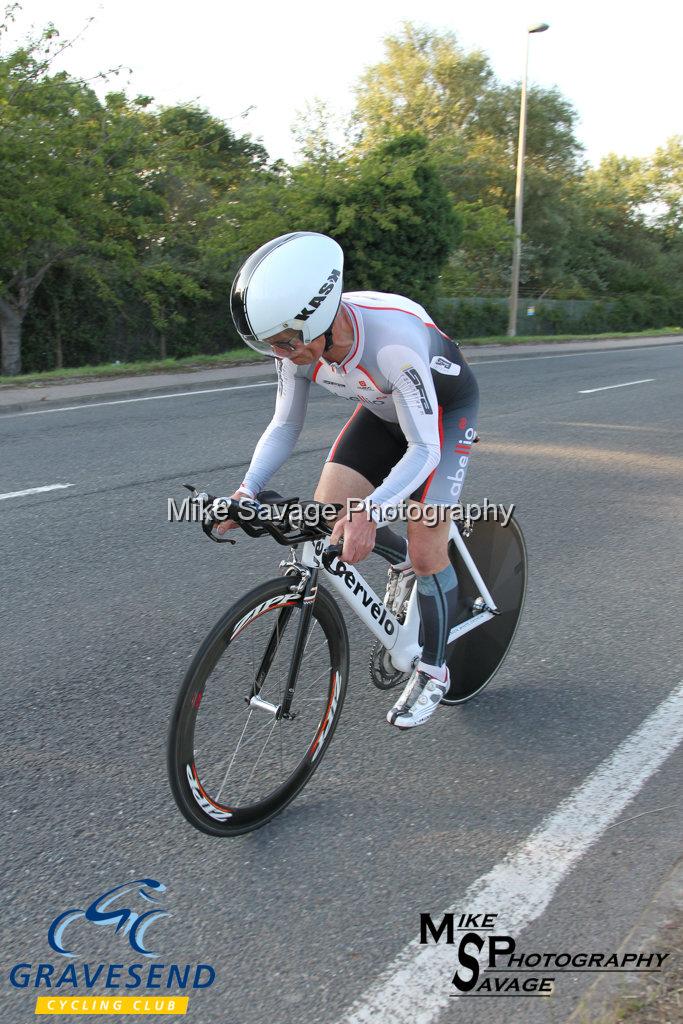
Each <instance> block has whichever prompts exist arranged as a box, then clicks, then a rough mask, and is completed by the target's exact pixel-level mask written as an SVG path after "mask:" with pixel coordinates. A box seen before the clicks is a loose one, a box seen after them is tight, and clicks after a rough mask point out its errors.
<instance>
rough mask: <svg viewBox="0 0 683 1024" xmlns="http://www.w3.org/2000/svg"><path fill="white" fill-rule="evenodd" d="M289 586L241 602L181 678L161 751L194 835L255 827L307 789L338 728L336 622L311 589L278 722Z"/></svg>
mask: <svg viewBox="0 0 683 1024" xmlns="http://www.w3.org/2000/svg"><path fill="white" fill-rule="evenodd" d="M297 582H298V580H296V579H295V578H293V577H288V576H285V577H281V578H279V579H274V580H270V581H269V582H267V583H263V584H262V585H261V586H259V587H256V588H255V589H254V590H252V591H251V592H250V593H248V594H247V595H245V597H243V598H242V599H241V600H240V601H238V602H237V604H236V605H234V607H233V608H232V609H231V610H230V611H229V612H227V613H226V614H225V615H224V616H223V618H222V619H221V620H220V621H219V622H218V623H217V624H216V625H215V626H214V628H213V629H212V631H211V633H210V634H209V635H208V637H207V638H206V640H205V641H204V643H203V644H202V646H201V647H200V649H199V651H198V652H197V655H196V657H195V659H194V661H193V662H192V665H191V666H190V669H189V670H188V673H187V675H186V677H185V680H184V682H183V685H182V688H181V691H180V693H179V695H178V700H177V702H176V707H175V711H174V714H173V719H172V722H171V728H170V733H169V743H168V767H169V778H170V783H171V788H172V791H173V795H174V797H175V800H176V803H177V804H178V807H179V808H180V810H181V811H182V813H183V814H184V815H185V817H186V818H187V820H188V821H189V822H190V823H191V824H192V825H194V827H195V828H197V829H199V830H200V831H202V832H206V833H208V834H210V835H214V836H236V835H241V834H242V833H244V832H250V831H251V830H252V829H255V828H259V827H260V826H261V825H264V824H265V823H266V822H267V821H269V820H270V819H271V818H272V817H273V816H274V815H276V814H278V813H279V812H280V811H281V810H282V809H283V808H284V807H286V806H287V804H288V803H289V802H290V801H291V800H293V799H294V797H295V796H296V795H297V793H299V792H300V790H301V789H302V787H303V786H305V785H306V783H307V782H308V780H309V779H310V777H311V775H312V774H313V772H314V771H315V770H316V768H317V767H318V765H319V764H320V762H321V761H322V758H323V755H324V753H325V750H326V749H327V746H328V744H329V743H330V740H331V739H332V735H333V733H334V730H335V728H336V726H337V722H338V721H339V716H340V713H341V709H342V705H343V703H344V695H345V693H346V684H347V677H348V638H347V635H346V627H345V625H344V620H343V618H342V617H341V614H340V612H339V610H338V608H337V606H336V604H335V603H334V601H333V600H332V598H331V597H330V596H329V594H328V593H327V592H326V591H325V590H323V589H322V588H320V587H319V588H318V593H317V597H316V599H315V603H314V605H313V609H312V618H311V621H310V626H309V630H308V635H307V638H306V645H305V648H304V652H303V657H302V659H301V664H300V667H299V672H298V676H297V680H296V687H295V692H294V698H293V700H292V704H291V708H290V713H289V714H282V713H280V710H279V709H282V705H283V701H284V696H285V689H286V684H287V679H288V675H289V669H290V664H291V662H292V654H293V649H294V643H295V639H296V635H297V627H298V623H299V619H300V616H301V615H302V611H303V604H302V599H301V597H300V595H299V594H298V593H297V591H296V585H297Z"/></svg>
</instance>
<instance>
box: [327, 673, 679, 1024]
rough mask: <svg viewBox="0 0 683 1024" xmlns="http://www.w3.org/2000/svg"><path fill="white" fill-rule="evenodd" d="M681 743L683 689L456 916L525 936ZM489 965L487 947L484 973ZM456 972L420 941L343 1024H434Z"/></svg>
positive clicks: (471, 892)
mask: <svg viewBox="0 0 683 1024" xmlns="http://www.w3.org/2000/svg"><path fill="white" fill-rule="evenodd" d="M681 741H683V681H681V682H680V683H679V684H678V686H677V687H676V689H675V690H674V691H673V692H672V693H671V694H670V695H669V697H667V698H666V700H664V701H662V703H661V704H660V705H659V706H658V707H657V708H655V710H654V711H653V712H652V714H651V715H649V716H648V717H647V718H646V719H645V721H644V722H643V723H642V724H641V725H640V726H639V727H638V729H636V731H635V732H633V733H631V735H630V736H628V737H627V738H626V739H625V740H624V741H623V742H622V743H620V744H619V746H618V747H617V748H616V750H614V752H613V753H612V754H611V755H610V756H609V757H608V758H607V759H606V760H605V761H603V762H602V764H600V765H599V766H598V767H597V768H596V770H595V771H594V772H592V773H591V774H590V775H589V776H588V778H587V779H586V780H585V782H583V783H582V785H581V786H579V787H578V789H576V790H575V791H574V792H573V793H572V794H570V796H568V797H567V798H566V799H565V800H563V801H562V803H561V804H560V805H559V806H558V807H557V808H556V810H555V811H554V812H553V813H552V814H551V815H549V816H548V817H547V818H546V819H545V820H544V821H542V822H541V824H540V825H539V826H538V828H536V829H535V830H534V831H533V832H532V833H531V835H530V836H529V837H528V838H527V839H526V841H525V842H523V843H522V844H521V845H519V846H517V847H515V848H514V849H513V850H511V851H510V853H509V854H508V855H507V856H506V857H505V858H504V860H502V861H501V862H500V863H499V864H497V865H496V866H495V867H494V868H493V870H492V871H490V872H489V873H488V874H486V875H483V876H482V877H481V878H479V879H478V880H477V881H476V882H474V883H473V885H471V886H470V888H469V889H468V890H467V892H465V893H464V894H463V895H462V896H461V897H459V899H458V902H457V904H455V905H454V906H452V907H450V908H448V909H449V910H450V911H452V912H453V913H454V914H458V915H459V914H461V913H468V912H471V913H476V912H479V913H482V912H486V913H497V914H498V917H497V919H496V928H495V930H496V933H498V934H511V935H513V936H516V935H517V934H519V932H521V931H522V930H523V929H524V928H525V927H526V926H527V925H528V924H530V923H531V922H532V921H535V920H536V919H537V918H538V917H540V916H541V914H542V913H543V912H544V911H545V910H546V908H547V907H548V905H549V904H550V902H551V900H552V898H553V896H554V894H555V891H556V889H557V887H558V885H559V884H560V882H561V881H562V880H563V878H564V876H565V875H566V874H567V872H568V871H570V870H571V869H572V868H573V867H574V865H575V864H576V862H577V861H578V860H579V859H580V858H581V857H582V856H583V854H584V853H585V852H586V850H587V849H588V848H589V847H590V846H592V845H593V843H595V842H596V841H597V840H598V839H599V838H600V836H601V835H602V833H603V832H604V830H605V829H606V828H607V826H608V825H609V824H610V822H612V821H614V820H615V819H616V818H618V817H619V815H620V814H621V812H622V811H623V810H624V808H625V807H626V805H627V804H628V803H629V802H630V801H631V800H632V799H633V797H634V796H635V795H636V794H637V793H638V791H639V790H640V788H641V787H642V786H643V784H644V783H645V782H646V781H647V780H648V779H649V778H650V776H651V775H653V774H654V773H655V772H656V771H657V770H658V768H660V766H661V765H662V764H663V762H664V761H665V760H666V758H667V757H668V756H669V755H670V754H671V753H672V752H673V751H674V750H675V749H676V747H677V746H678V744H679V743H680V742H681ZM432 916H433V918H434V919H435V920H438V917H437V915H435V914H432ZM469 951H470V952H472V948H471V947H470V948H469ZM487 957H488V953H487V947H486V945H485V946H484V949H483V951H482V955H481V959H480V963H482V966H483V963H484V962H486V960H487ZM456 967H457V962H456V956H455V950H454V947H453V946H445V945H443V944H439V945H434V944H432V945H427V946H421V945H420V944H419V940H418V939H413V941H412V942H410V943H409V944H408V945H407V946H406V947H405V948H404V949H403V950H402V952H401V953H399V955H398V956H397V957H396V958H395V959H394V960H393V962H392V963H391V964H390V965H389V966H388V967H387V968H386V969H385V970H384V971H383V972H382V974H381V975H380V976H379V978H378V979H377V981H376V982H375V983H374V984H372V985H371V986H370V987H369V988H368V989H367V991H366V992H365V993H364V994H363V995H362V996H361V997H360V998H359V999H358V1001H357V1002H356V1003H355V1004H354V1005H353V1006H352V1007H351V1009H350V1010H349V1011H348V1012H347V1014H345V1015H344V1017H343V1018H341V1019H340V1021H339V1022H338V1024H370V1022H372V1024H389V1022H391V1024H433V1022H434V1021H435V1020H436V1019H437V1017H438V1016H439V1014H440V1013H442V1012H443V1010H444V1009H445V1008H446V1006H448V1005H450V1004H451V1003H452V1001H453V994H454V993H456V992H457V990H456V989H454V988H453V987H452V986H451V979H452V977H453V973H454V971H455V969H456Z"/></svg>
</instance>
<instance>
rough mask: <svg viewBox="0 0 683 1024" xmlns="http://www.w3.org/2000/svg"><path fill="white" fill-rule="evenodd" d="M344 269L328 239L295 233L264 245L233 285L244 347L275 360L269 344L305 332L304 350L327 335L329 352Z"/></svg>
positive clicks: (233, 305) (341, 258)
mask: <svg viewBox="0 0 683 1024" xmlns="http://www.w3.org/2000/svg"><path fill="white" fill-rule="evenodd" d="M343 269H344V253H343V252H342V250H341V246H339V245H338V244H337V243H336V242H335V241H334V239H332V238H328V237H327V235H319V234H317V233H316V232H315V231H293V232H292V233H291V234H288V235H280V237H279V238H273V240H272V241H270V242H266V243H265V245H262V246H261V248H260V249H257V250H256V252H254V253H252V254H251V256H250V257H249V259H248V260H245V262H244V263H243V264H242V266H241V267H240V269H239V271H238V272H237V276H236V277H235V280H234V281H233V284H232V291H231V293H230V312H231V313H232V319H233V320H234V323H235V327H236V328H237V330H238V331H239V333H240V336H241V337H242V339H243V341H246V343H247V345H249V346H250V347H251V348H253V349H254V350H255V351H256V352H260V353H261V354H262V355H273V350H272V348H271V347H270V345H268V344H267V343H266V340H265V339H266V338H271V337H272V336H273V335H274V334H279V333H280V331H284V330H287V329H288V328H290V329H292V330H295V331H300V332H301V335H302V337H303V341H304V344H306V345H308V344H310V342H312V341H313V340H314V338H319V337H320V335H321V334H325V335H326V336H327V345H328V346H329V344H330V343H331V335H330V329H331V327H332V322H333V320H334V318H335V316H336V315H337V311H338V309H339V303H340V302H341V293H342V272H343ZM326 347H327V346H326Z"/></svg>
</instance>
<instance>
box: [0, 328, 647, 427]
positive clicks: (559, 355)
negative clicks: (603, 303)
mask: <svg viewBox="0 0 683 1024" xmlns="http://www.w3.org/2000/svg"><path fill="white" fill-rule="evenodd" d="M644 347H646V348H650V347H652V348H654V347H657V346H644ZM625 351H627V352H633V351H638V352H640V351H642V349H636V348H629V349H623V348H611V349H610V348H604V349H598V350H597V351H593V352H556V353H554V354H552V353H551V354H550V355H547V356H523V355H518V356H503V357H502V358H501V359H469V360H468V362H469V364H470V366H492V365H493V364H495V363H521V362H525V363H531V362H534V360H537V359H573V358H574V357H575V356H610V355H614V353H615V352H625ZM276 384H277V381H264V382H263V383H262V384H235V385H231V386H230V387H225V388H207V389H206V390H201V391H178V392H174V393H173V394H171V395H146V396H145V397H144V398H114V399H111V400H110V401H107V402H83V403H82V404H80V405H65V406H62V407H61V408H59V409H36V410H31V411H29V412H8V413H0V422H1V421H2V420H3V419H12V418H13V417H16V416H47V415H48V414H49V413H53V412H76V411H77V410H79V409H94V408H97V407H99V406H103V405H126V404H127V403H129V402H155V401H159V400H160V399H162V398H187V397H192V395H213V394H218V393H219V392H220V391H244V390H246V389H247V388H268V387H275V385H276Z"/></svg>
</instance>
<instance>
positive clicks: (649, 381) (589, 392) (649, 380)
mask: <svg viewBox="0 0 683 1024" xmlns="http://www.w3.org/2000/svg"><path fill="white" fill-rule="evenodd" d="M656 379H657V378H656V377H645V379H644V380H627V381H626V383H625V384H607V385H606V386H605V387H604V388H586V389H585V391H579V392H578V394H580V395H594V394H595V392H596V391H612V390H613V389H614V388H630V387H632V386H633V385H634V384H652V382H653V381H654V380H656Z"/></svg>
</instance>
